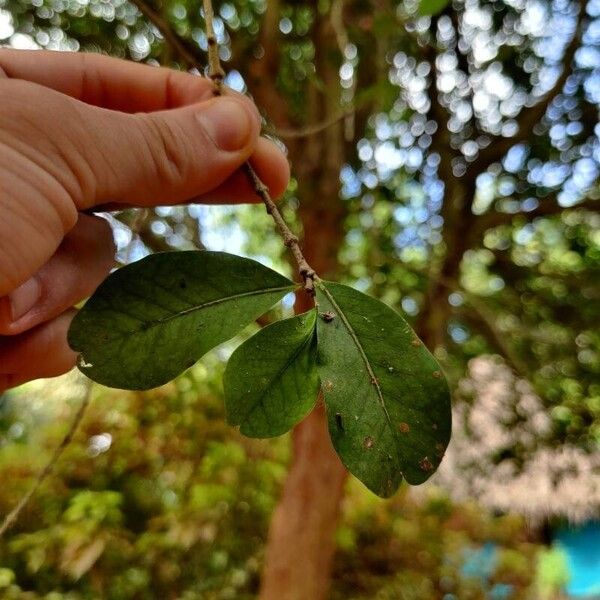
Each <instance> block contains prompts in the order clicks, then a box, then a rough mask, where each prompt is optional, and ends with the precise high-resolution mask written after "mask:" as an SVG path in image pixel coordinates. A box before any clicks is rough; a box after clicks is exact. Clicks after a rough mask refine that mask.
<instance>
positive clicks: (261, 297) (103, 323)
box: [69, 251, 294, 390]
mask: <svg viewBox="0 0 600 600" xmlns="http://www.w3.org/2000/svg"><path fill="white" fill-rule="evenodd" d="M293 288H294V284H293V282H291V281H290V280H289V279H287V278H286V277H284V276H283V275H280V274H279V273H276V272H275V271H273V270H271V269H269V268H267V267H265V266H263V265H261V264H260V263H257V262H256V261H253V260H249V259H247V258H241V257H239V256H235V255H233V254H226V253H224V252H208V251H189V252H165V253H161V254H154V255H151V256H148V257H146V258H144V259H142V260H140V261H138V262H136V263H133V264H131V265H127V266H126V267H123V268H122V269H119V270H118V271H116V272H115V273H113V274H112V275H110V277H108V279H106V281H104V283H102V285H101V286H100V287H99V288H98V289H97V290H96V293H95V294H94V295H93V296H92V297H91V298H90V300H88V302H87V303H86V304H85V306H84V307H83V308H82V310H81V311H80V312H79V314H78V315H77V316H76V317H75V319H74V321H73V324H72V325H71V329H70V331H69V344H70V345H71V348H73V350H75V351H76V352H79V353H80V355H81V356H80V361H79V368H80V370H81V371H82V372H83V373H85V375H87V376H88V377H89V378H90V379H93V380H94V381H97V382H98V383H101V384H104V385H108V386H110V387H116V388H123V389H134V390H145V389H150V388H153V387H157V386H159V385H162V384H164V383H167V382H168V381H170V380H171V379H173V378H174V377H176V376H177V375H179V374H180V373H182V372H183V371H185V370H186V369H188V368H189V367H191V366H192V365H193V364H194V363H195V362H196V361H197V360H198V359H199V358H200V357H201V356H202V355H203V354H205V353H206V352H208V351H209V350H210V349H211V348H214V347H215V346H218V345H219V344H221V343H222V342H225V341H226V340H228V339H230V338H232V337H233V336H234V335H236V334H237V333H239V331H240V330H241V329H243V328H244V327H245V326H246V325H248V324H249V323H251V322H252V321H253V320H254V319H256V318H257V317H259V316H260V315H261V314H263V313H264V312H266V311H267V310H268V309H269V308H271V307H272V306H273V304H275V303H276V302H277V301H279V300H280V299H281V298H282V297H283V296H284V295H285V294H287V293H288V292H290V291H291V290H292V289H293Z"/></svg>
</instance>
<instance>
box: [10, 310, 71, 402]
mask: <svg viewBox="0 0 600 600" xmlns="http://www.w3.org/2000/svg"><path fill="white" fill-rule="evenodd" d="M75 314H76V311H75V310H69V311H67V312H65V313H63V314H62V315H60V316H58V317H57V318H56V319H53V320H52V321H48V322H46V323H43V324H41V325H38V326H37V327H35V328H34V329H30V330H29V331H26V332H25V333H22V334H20V335H16V336H7V337H0V393H2V392H3V391H4V390H6V389H8V388H11V387H15V386H17V385H20V384H21V383H24V382H26V381H31V380H33V379H39V378H41V377H56V376H58V375H62V374H63V373H66V372H67V371H69V370H71V369H72V368H73V367H74V366H75V364H76V361H77V354H76V353H75V352H73V350H71V348H69V345H68V343H67V331H68V330H69V325H70V324H71V321H72V320H73V317H74V316H75Z"/></svg>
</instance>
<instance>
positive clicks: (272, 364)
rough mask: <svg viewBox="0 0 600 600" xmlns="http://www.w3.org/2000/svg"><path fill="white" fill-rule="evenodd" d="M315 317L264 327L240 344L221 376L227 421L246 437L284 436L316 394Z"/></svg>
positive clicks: (313, 402) (298, 419) (311, 315)
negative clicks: (237, 427)
mask: <svg viewBox="0 0 600 600" xmlns="http://www.w3.org/2000/svg"><path fill="white" fill-rule="evenodd" d="M315 320H316V312H315V311H314V310H311V311H310V312H308V313H305V314H303V315H298V316H296V317H292V318H291V319H284V320H283V321H278V322H276V323H273V324H271V325H268V326H267V327H265V328H264V329H262V330H261V331H260V332H258V333H257V334H256V335H255V336H253V337H251V338H250V339H249V340H248V341H246V342H245V343H244V344H242V345H241V346H240V347H239V348H238V349H237V350H236V351H235V352H234V353H233V355H232V357H231V359H230V360H229V363H228V365H227V370H226V371H225V379H224V388H225V405H226V408H227V419H228V421H229V422H230V423H231V424H232V425H239V426H240V431H241V432H242V433H243V434H245V435H248V436H250V437H273V436H277V435H281V434H283V433H285V432H286V431H289V430H290V429H291V428H292V427H293V426H294V425H296V423H298V422H299V421H300V420H301V419H302V418H303V417H304V416H306V414H307V413H308V411H309V410H310V409H311V408H312V407H313V406H314V404H315V402H316V400H317V395H318V392H319V377H318V374H317V366H316V335H315V333H316V332H315Z"/></svg>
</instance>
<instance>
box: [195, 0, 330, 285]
mask: <svg viewBox="0 0 600 600" xmlns="http://www.w3.org/2000/svg"><path fill="white" fill-rule="evenodd" d="M203 6H204V20H205V23H206V37H207V42H208V76H209V77H210V78H211V79H212V80H213V82H214V84H215V91H214V93H215V96H220V95H221V94H222V93H223V78H224V76H225V72H224V71H223V68H222V67H221V60H220V59H219V44H218V42H217V36H216V35H215V29H214V25H213V21H214V12H213V7H212V1H211V0H203ZM243 169H244V171H245V172H246V175H247V176H248V179H249V180H250V183H251V184H252V187H253V188H254V191H255V192H256V194H257V195H258V196H259V197H260V198H261V199H262V201H263V203H264V205H265V207H266V209H267V213H268V214H270V215H271V216H272V217H273V220H274V221H275V225H276V226H277V229H278V231H279V233H280V234H281V237H282V238H283V243H284V244H285V245H286V246H287V247H288V248H289V249H290V250H291V252H292V254H293V255H294V259H295V261H296V264H297V265H298V272H299V273H300V276H301V277H302V280H303V282H304V289H305V290H306V292H307V293H308V294H310V295H311V296H314V295H315V285H314V284H315V281H317V280H318V277H317V274H316V273H315V271H314V269H313V268H312V267H311V266H310V265H309V264H308V262H307V260H306V258H304V255H303V254H302V250H301V249H300V242H299V240H298V237H297V236H295V235H294V234H293V233H292V231H291V230H290V228H289V227H288V226H287V223H286V222H285V220H284V218H283V217H282V216H281V213H280V212H279V209H278V208H277V205H276V204H275V202H273V199H272V198H271V195H270V194H269V190H268V188H267V186H266V185H265V184H264V183H263V182H262V181H261V180H260V178H259V176H258V175H257V173H256V171H255V170H254V169H253V168H252V166H251V165H250V163H248V162H247V163H245V164H244V166H243Z"/></svg>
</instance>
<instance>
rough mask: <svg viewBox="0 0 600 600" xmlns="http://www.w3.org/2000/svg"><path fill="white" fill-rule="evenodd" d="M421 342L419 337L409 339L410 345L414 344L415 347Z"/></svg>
mask: <svg viewBox="0 0 600 600" xmlns="http://www.w3.org/2000/svg"><path fill="white" fill-rule="evenodd" d="M421 343H422V342H421V340H420V339H419V338H414V339H413V340H412V341H411V343H410V345H411V346H414V347H415V348H418V347H419V346H420V345H421Z"/></svg>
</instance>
